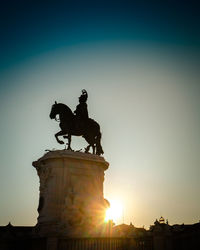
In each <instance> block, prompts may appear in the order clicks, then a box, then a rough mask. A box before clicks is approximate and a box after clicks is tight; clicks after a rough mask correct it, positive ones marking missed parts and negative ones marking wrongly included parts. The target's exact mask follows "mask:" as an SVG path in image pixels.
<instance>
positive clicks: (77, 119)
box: [49, 90, 104, 155]
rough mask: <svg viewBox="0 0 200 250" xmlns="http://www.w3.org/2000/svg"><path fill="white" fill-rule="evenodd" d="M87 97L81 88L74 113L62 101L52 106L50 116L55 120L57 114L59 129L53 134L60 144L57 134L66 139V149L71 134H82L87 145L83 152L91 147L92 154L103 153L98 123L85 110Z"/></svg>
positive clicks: (69, 148) (69, 143) (69, 142)
mask: <svg viewBox="0 0 200 250" xmlns="http://www.w3.org/2000/svg"><path fill="white" fill-rule="evenodd" d="M87 97H88V94H87V92H86V90H82V95H81V96H80V97H79V104H78V105H77V107H76V110H75V111H74V113H75V114H74V113H73V112H72V111H71V109H70V108H69V107H68V106H67V105H65V104H62V103H57V102H55V104H54V105H53V106H52V108H51V112H50V115H49V116H50V118H51V119H55V120H56V115H59V120H60V124H59V125H60V128H61V131H59V132H58V133H56V134H55V137H56V140H57V142H58V143H60V144H64V142H63V141H61V140H60V139H59V138H58V136H63V137H64V138H67V139H68V147H67V149H68V150H72V149H71V136H72V135H75V136H82V137H83V138H84V139H85V140H86V141H87V142H88V144H89V145H88V146H87V147H86V149H85V152H86V153H88V152H89V150H90V147H92V149H93V154H97V155H101V154H103V153H104V152H103V149H102V147H101V132H100V126H99V124H98V123H97V122H96V121H94V120H93V119H91V118H89V117H88V111H87V104H86V101H87Z"/></svg>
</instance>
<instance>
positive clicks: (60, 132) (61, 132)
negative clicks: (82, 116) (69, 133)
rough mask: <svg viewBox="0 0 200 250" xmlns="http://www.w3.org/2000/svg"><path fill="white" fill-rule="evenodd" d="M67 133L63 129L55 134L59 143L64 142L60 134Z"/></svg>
mask: <svg viewBox="0 0 200 250" xmlns="http://www.w3.org/2000/svg"><path fill="white" fill-rule="evenodd" d="M65 134H66V133H65V132H64V131H62V130H61V131H59V132H58V133H56V134H55V137H56V140H57V142H58V143H60V144H64V141H61V140H59V139H58V136H61V135H65Z"/></svg>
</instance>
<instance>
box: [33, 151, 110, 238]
mask: <svg viewBox="0 0 200 250" xmlns="http://www.w3.org/2000/svg"><path fill="white" fill-rule="evenodd" d="M33 166H34V167H35V168H36V170H37V173H38V176H39V178H40V200H39V206H38V213H39V216H38V223H37V225H36V231H37V233H38V234H39V235H40V236H48V237H56V236H64V237H97V236H103V235H104V232H103V231H104V216H105V211H106V208H107V207H108V206H109V204H108V202H107V201H106V200H105V199H104V197H103V181H104V171H105V170H106V169H107V168H108V166H109V164H108V162H106V161H105V160H104V158H103V157H100V156H97V155H92V154H85V153H80V152H72V151H68V150H56V151H51V152H48V153H46V154H45V155H44V156H43V157H42V158H40V159H38V160H37V161H35V162H33Z"/></svg>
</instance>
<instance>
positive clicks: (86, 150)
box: [85, 145, 91, 153]
mask: <svg viewBox="0 0 200 250" xmlns="http://www.w3.org/2000/svg"><path fill="white" fill-rule="evenodd" d="M90 146H91V145H88V146H87V147H86V148H85V153H88V152H89V150H90Z"/></svg>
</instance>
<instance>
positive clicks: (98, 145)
mask: <svg viewBox="0 0 200 250" xmlns="http://www.w3.org/2000/svg"><path fill="white" fill-rule="evenodd" d="M103 153H104V152H103V149H102V146H101V132H100V131H99V132H98V134H97V137H96V154H97V155H101V154H103Z"/></svg>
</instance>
